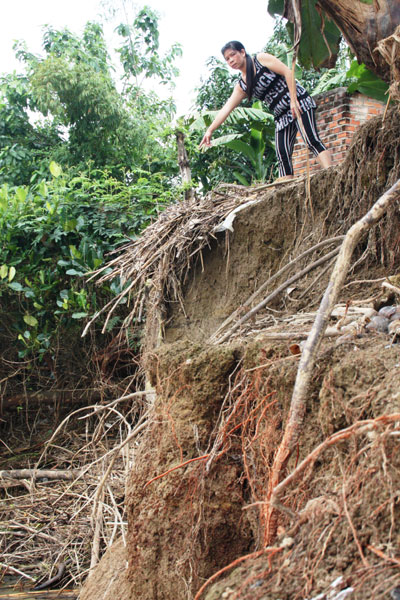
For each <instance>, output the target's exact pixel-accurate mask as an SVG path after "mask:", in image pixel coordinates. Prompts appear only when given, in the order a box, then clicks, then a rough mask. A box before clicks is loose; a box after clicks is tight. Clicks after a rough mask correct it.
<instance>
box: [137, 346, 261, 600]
mask: <svg viewBox="0 0 400 600" xmlns="http://www.w3.org/2000/svg"><path fill="white" fill-rule="evenodd" d="M148 364H149V371H150V373H151V378H152V381H153V383H154V384H155V386H156V390H157V399H156V402H155V406H154V415H153V417H152V419H151V426H150V428H149V430H148V431H147V433H146V435H145V438H144V443H143V444H142V445H141V446H140V447H139V448H138V451H137V454H136V459H135V465H134V467H133V470H132V473H131V476H130V479H129V483H128V522H129V527H128V556H129V580H130V584H131V592H130V593H131V596H130V597H132V598H140V599H141V600H150V599H151V600H155V599H156V598H157V599H161V598H162V599H165V600H166V599H167V598H171V599H172V598H174V599H175V598H176V599H177V598H184V597H190V595H191V593H193V592H195V590H196V589H197V588H198V587H199V585H200V582H201V581H202V580H203V579H204V578H207V577H208V576H209V575H211V574H212V573H213V572H214V571H215V570H217V569H218V568H220V566H221V565H222V564H224V563H225V561H226V560H231V559H233V558H234V557H235V556H237V554H238V553H239V554H241V553H243V552H247V550H248V548H249V546H250V544H251V542H252V536H251V533H250V531H249V529H248V527H247V526H246V524H245V519H244V517H243V513H242V505H243V494H244V488H243V482H241V480H240V474H241V461H240V457H238V456H235V455H234V452H233V451H232V453H226V454H225V455H224V456H221V457H220V458H219V460H218V466H217V467H214V465H211V467H210V468H207V466H206V459H207V455H208V454H209V450H208V444H209V439H210V435H211V432H212V430H213V427H214V424H215V421H216V420H217V418H218V414H219V411H220V409H221V405H222V402H223V398H224V396H225V394H226V392H227V389H228V387H229V378H230V376H231V374H233V373H234V372H235V369H236V368H237V356H236V353H235V350H234V349H232V348H224V349H216V348H209V349H204V350H202V349H201V348H199V347H193V346H192V347H190V346H189V345H188V344H183V345H181V346H179V345H175V346H174V347H170V348H169V347H165V348H162V349H161V350H160V351H159V353H158V354H157V356H156V355H153V356H151V357H149V363H148ZM202 456H205V457H206V458H204V459H201V460H196V459H198V458H199V457H202ZM192 459H195V460H192ZM191 460H192V462H190V461H191ZM185 463H186V464H185ZM182 464H183V466H182V467H179V465H182ZM177 467H178V468H177ZM167 471H170V472H168V473H167V474H166V475H164V476H162V477H159V476H160V475H162V474H163V473H166V472H167ZM157 477H159V478H158V479H155V480H154V481H151V480H152V479H154V478H157Z"/></svg>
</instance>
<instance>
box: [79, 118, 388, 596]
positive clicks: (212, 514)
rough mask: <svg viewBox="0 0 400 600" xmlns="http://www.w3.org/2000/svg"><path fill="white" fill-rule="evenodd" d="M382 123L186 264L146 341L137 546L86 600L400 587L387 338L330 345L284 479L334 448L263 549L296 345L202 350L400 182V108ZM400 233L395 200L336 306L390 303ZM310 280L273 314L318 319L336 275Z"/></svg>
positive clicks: (245, 215) (364, 592)
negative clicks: (294, 262)
mask: <svg viewBox="0 0 400 600" xmlns="http://www.w3.org/2000/svg"><path fill="white" fill-rule="evenodd" d="M396 114H397V113H396ZM389 123H390V124H389V125H388V127H387V128H386V129H382V124H381V123H379V122H378V121H376V122H372V123H369V124H368V125H367V126H366V127H365V128H364V132H363V133H360V134H359V136H358V137H357V138H356V140H355V143H354V146H353V148H352V149H351V150H350V152H349V156H348V158H347V161H346V162H345V164H344V165H343V167H341V168H340V169H331V170H330V171H328V172H326V173H323V174H321V175H317V176H315V177H314V178H313V179H312V181H311V198H307V195H306V193H305V185H304V182H300V183H297V184H294V185H290V186H288V187H286V186H285V187H283V188H280V189H277V190H272V191H271V190H265V191H264V192H262V193H263V194H265V195H264V196H263V198H262V201H261V202H259V203H257V204H254V205H253V206H251V207H249V209H247V210H245V211H242V212H241V213H239V214H238V216H237V218H236V220H235V221H234V230H235V232H234V234H233V236H232V235H230V237H229V246H228V245H227V238H226V236H225V234H223V236H225V237H222V238H221V239H219V238H218V239H214V240H212V239H211V241H210V249H209V250H207V251H204V252H203V255H202V260H198V262H197V264H196V265H194V266H193V268H192V269H191V270H190V271H189V275H188V278H187V281H186V283H185V285H184V287H183V294H182V302H180V303H178V302H172V301H170V302H167V306H166V309H167V312H166V314H165V316H166V318H165V320H164V322H163V324H162V325H163V328H164V331H165V337H164V342H163V343H162V344H161V345H160V346H159V347H156V345H155V338H154V336H153V335H152V332H154V331H159V325H160V324H159V323H158V322H157V317H156V316H155V315H150V316H149V326H148V332H149V339H148V343H147V348H148V352H147V355H146V359H145V360H146V370H147V374H148V377H149V379H150V381H151V383H152V385H153V386H154V388H155V389H156V392H157V396H156V400H155V403H154V407H153V414H152V418H151V421H150V425H149V427H148V429H147V430H146V432H145V434H144V435H143V438H142V441H141V442H140V444H139V446H138V448H137V451H136V457H135V466H134V468H133V470H132V472H131V475H130V478H129V481H128V484H127V505H128V513H129V517H128V538H127V546H126V549H124V548H123V546H122V544H121V543H119V544H118V546H116V547H115V548H113V547H112V548H111V549H110V550H109V551H108V552H107V554H106V557H105V558H104V559H103V560H102V561H101V562H100V564H99V566H98V567H97V569H96V570H95V571H94V573H93V574H92V576H91V577H90V579H89V580H88V581H87V583H86V584H85V586H84V588H83V590H82V592H81V595H80V598H81V600H99V599H100V598H102V599H103V600H111V599H112V600H119V599H121V600H122V598H124V599H128V600H139V599H140V600H187V599H193V598H196V600H203V599H206V598H207V599H208V600H217V599H220V598H221V599H222V598H229V599H231V600H233V599H234V598H238V599H239V598H240V599H244V598H248V599H259V598H260V599H265V600H267V599H268V600H269V599H271V600H278V598H280V599H282V600H283V599H285V600H289V599H290V600H292V599H294V598H299V599H305V598H310V599H311V598H317V597H318V598H319V599H321V600H322V599H325V598H331V599H334V598H337V600H339V598H345V597H347V596H348V597H349V598H356V599H357V600H361V598H363V599H371V600H372V599H375V598H385V597H386V598H387V597H388V594H389V592H390V591H391V590H393V588H395V587H396V585H400V569H399V567H400V538H399V529H398V525H397V523H398V518H399V506H400V502H399V501H400V496H399V489H400V470H399V467H400V453H399V449H400V448H399V444H400V435H399V422H400V350H399V344H397V343H392V342H394V341H395V340H394V339H393V336H392V337H389V336H388V335H387V334H379V333H375V332H370V333H368V334H366V333H365V332H364V333H363V335H362V336H361V335H360V336H357V335H353V336H350V337H348V338H347V339H345V340H341V343H339V344H337V343H336V338H329V337H327V338H326V339H325V341H324V343H323V347H322V349H321V351H320V355H319V360H318V362H317V364H316V368H315V373H314V378H313V382H312V386H311V389H310V393H309V396H308V399H307V412H306V417H305V422H304V426H303V433H302V437H301V440H300V443H299V445H298V449H297V452H296V453H295V455H293V456H292V457H291V459H290V461H289V464H288V465H287V472H288V473H289V472H291V471H293V470H294V469H295V467H296V465H298V464H301V461H302V460H303V459H305V458H307V456H308V455H309V453H310V452H311V451H312V450H313V449H315V448H317V447H318V445H319V444H324V446H322V448H321V450H320V451H319V452H318V453H317V454H316V455H315V456H314V458H313V459H312V460H311V459H310V461H309V463H308V464H307V465H306V467H305V468H304V470H303V471H302V472H301V473H300V474H299V476H298V477H297V478H296V479H295V480H294V481H293V482H292V483H291V484H290V485H288V486H287V489H286V490H285V494H284V496H283V504H284V506H285V508H286V510H284V511H281V512H280V515H279V527H278V535H277V537H276V539H275V540H274V541H273V544H272V545H271V546H269V547H268V548H267V549H263V539H264V520H263V519H264V516H263V515H264V506H265V505H264V502H265V498H266V490H267V486H268V478H269V474H270V469H271V465H272V460H273V457H274V454H275V452H276V448H277V446H278V444H279V441H280V439H281V435H282V430H283V428H284V426H285V422H286V418H287V414H288V410H289V404H290V398H291V392H292V389H293V383H294V379H295V376H296V371H297V362H298V358H297V356H296V355H293V354H291V353H290V349H289V346H290V344H291V342H292V341H293V340H292V339H291V338H290V335H289V336H288V338H287V339H286V340H285V341H273V340H271V338H270V337H268V336H267V335H266V333H265V328H264V329H263V326H262V322H261V325H260V324H259V327H258V329H257V331H256V333H253V334H252V333H251V332H250V333H249V331H248V330H246V331H243V332H241V335H237V336H236V338H232V339H230V341H229V342H228V343H226V344H222V345H215V344H210V343H208V341H207V340H208V339H209V336H210V334H212V333H213V332H214V331H215V329H216V327H218V326H219V325H220V324H221V322H222V321H223V320H224V319H225V318H226V317H227V316H228V315H229V314H230V313H231V312H232V311H233V310H236V309H237V308H238V307H240V305H241V304H242V303H243V302H245V300H246V299H247V298H248V297H249V296H250V294H251V293H252V292H253V291H254V289H255V288H257V287H258V286H259V285H260V284H261V283H262V282H263V281H265V279H267V278H268V276H269V275H270V274H271V273H274V272H275V271H276V270H277V269H278V268H279V267H281V266H282V264H284V263H285V262H287V261H288V260H290V259H292V258H294V257H296V256H297V255H298V254H299V253H300V252H301V251H303V250H304V249H305V248H307V247H310V246H312V245H313V244H315V243H316V242H317V241H320V240H321V239H323V238H324V237H330V236H332V235H337V234H340V233H343V232H345V231H346V230H347V229H348V227H349V226H350V225H351V224H352V223H353V222H354V220H356V219H357V218H358V216H361V215H362V214H364V213H365V212H366V210H367V209H368V208H369V207H370V206H371V204H372V203H373V202H374V201H375V200H376V199H377V198H378V197H379V196H380V195H381V193H382V192H383V191H384V190H385V189H387V188H388V187H390V185H391V184H392V183H393V181H394V180H396V179H397V178H398V177H399V171H400V164H399V141H398V140H399V139H400V136H399V134H400V125H399V120H398V119H397V121H396V120H395V119H394V118H393V115H392V117H391V120H390V122H389ZM260 193H261V192H260ZM399 222H400V210H399V203H397V205H396V206H395V207H394V208H393V209H392V210H391V211H390V214H389V215H388V217H386V218H385V219H384V220H383V221H382V222H381V223H380V224H379V226H378V227H377V228H375V230H374V231H373V233H371V234H370V235H369V237H368V239H366V240H364V241H363V243H362V244H361V245H360V247H359V248H357V252H356V255H355V257H354V260H355V264H354V268H353V270H352V272H351V273H350V277H349V279H348V283H349V287H347V288H344V289H343V293H342V297H341V300H342V301H343V303H344V304H346V302H347V303H348V301H349V300H351V301H352V302H353V303H357V302H358V303H360V302H362V301H364V300H368V299H369V298H374V297H375V296H378V297H379V298H378V302H380V303H381V304H382V303H383V304H384V303H389V302H393V301H396V298H392V299H389V298H383V297H382V295H381V294H380V282H376V281H372V280H375V279H377V278H379V277H384V276H387V275H395V274H397V273H398V272H399V271H400V257H399V252H398V249H399ZM318 256H319V255H318V254H317V255H316V256H314V257H313V258H317V257H318ZM300 266H304V265H300ZM299 268H300V267H299ZM317 273H318V274H319V278H316V273H314V274H312V275H307V276H306V277H305V278H303V279H302V280H301V281H300V282H299V284H298V285H297V286H296V289H294V290H291V291H290V293H289V294H288V293H283V294H281V295H279V296H277V298H276V300H275V301H274V303H273V304H272V305H271V306H269V307H268V311H267V312H266V313H265V315H264V317H265V318H266V319H267V321H268V319H269V320H271V319H272V320H273V319H275V320H276V322H278V321H279V320H280V319H281V320H282V321H283V320H284V319H285V318H286V317H287V316H288V315H292V316H293V315H295V314H299V313H302V314H304V313H307V312H308V313H309V312H312V311H313V310H314V309H315V307H316V306H317V305H318V302H319V298H320V295H321V290H322V289H323V288H324V286H325V285H326V280H327V277H328V276H329V274H328V272H325V273H322V274H321V271H318V272H317ZM354 280H358V281H359V283H357V284H354V285H353V281H354ZM365 281H367V283H365ZM279 283H280V281H278V282H276V284H274V285H278V284H279ZM166 300H167V298H166ZM170 300H171V298H170ZM373 302H374V300H371V301H370V304H373ZM367 304H368V302H367ZM271 315H272V316H271ZM269 322H270V321H268V323H269ZM155 323H156V324H155ZM290 326H291V325H290V324H289V330H290ZM292 326H293V328H294V329H295V327H294V325H292ZM294 329H293V330H294ZM287 330H288V327H286V328H285V331H286V332H287ZM293 336H294V339H295V335H294V334H293ZM365 420H368V421H369V423H367V424H365V423H364V424H362V423H361V422H362V421H365ZM348 428H352V429H351V430H350V431H347V430H348ZM338 432H344V433H338ZM335 434H337V436H338V437H337V438H333V439H331V437H332V436H335ZM247 554H250V555H251V557H250V558H248V559H247V560H242V557H244V556H246V555H247ZM125 561H126V562H125ZM235 561H238V562H237V563H236V564H235ZM232 563H233V564H232ZM229 565H231V566H230V567H229V569H226V571H225V572H223V573H221V575H220V576H219V577H218V578H215V580H213V581H210V582H209V585H207V587H206V588H205V589H204V590H203V591H201V592H199V590H201V588H202V585H203V584H204V583H205V581H206V580H207V579H208V578H209V577H212V576H213V575H214V574H215V573H217V572H218V570H220V569H224V568H225V567H228V566H229ZM338 578H341V579H340V580H339V579H338ZM334 583H335V587H332V585H333V584H334ZM319 594H321V595H319ZM340 594H342V595H340Z"/></svg>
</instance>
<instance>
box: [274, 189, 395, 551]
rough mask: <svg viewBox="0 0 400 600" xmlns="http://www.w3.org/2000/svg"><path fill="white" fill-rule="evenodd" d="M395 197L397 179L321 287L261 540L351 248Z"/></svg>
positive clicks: (349, 237)
mask: <svg viewBox="0 0 400 600" xmlns="http://www.w3.org/2000/svg"><path fill="white" fill-rule="evenodd" d="M399 197H400V180H398V181H397V182H396V183H395V184H394V185H393V186H392V187H391V188H390V189H389V190H388V191H387V192H385V194H383V196H381V197H380V198H379V200H377V202H375V204H374V205H373V206H372V208H371V209H370V210H369V211H368V212H367V213H366V214H365V215H364V216H363V217H362V218H361V219H360V220H359V221H357V222H356V223H355V224H354V225H353V226H352V227H350V229H349V231H348V232H347V234H346V236H345V239H344V241H343V244H342V246H341V248H340V253H339V256H338V258H337V261H336V264H335V267H334V269H333V272H332V275H331V278H330V281H329V284H328V286H327V288H326V290H325V293H324V296H323V298H322V301H321V304H320V307H319V309H318V312H317V316H316V318H315V321H314V324H313V327H312V329H311V331H310V335H309V336H308V338H307V341H306V343H305V345H304V348H303V351H302V354H301V359H300V363H299V367H298V370H297V377H296V382H295V385H294V389H293V394H292V399H291V404H290V411H289V416H288V420H287V423H286V427H285V432H284V434H283V438H282V441H281V443H280V446H279V448H278V451H277V453H276V455H275V459H274V463H273V465H272V469H271V476H270V479H269V483H268V490H267V502H268V503H267V505H266V510H265V513H264V518H265V543H269V540H271V539H273V538H274V537H275V535H276V530H277V526H278V515H277V511H276V509H275V508H274V507H273V505H272V504H271V503H270V502H269V500H270V498H271V497H272V495H273V493H274V489H275V488H276V487H277V485H278V484H279V482H280V480H281V479H282V474H283V473H284V470H285V467H286V465H287V461H288V460H289V457H290V455H291V453H292V451H293V449H294V448H295V447H296V445H297V442H298V440H299V437H300V434H301V432H302V428H303V421H304V415H305V411H306V399H307V394H308V390H309V385H310V381H311V377H312V375H313V372H314V365H315V360H316V356H317V353H318V350H319V347H320V343H321V340H322V336H323V333H324V331H325V329H326V327H327V324H328V320H329V318H330V315H331V312H332V310H333V307H334V306H335V303H336V301H337V298H338V296H339V293H340V290H341V289H342V286H343V283H344V281H345V278H346V275H347V272H348V269H349V267H350V261H351V257H352V255H353V251H354V248H355V247H356V245H357V244H358V242H359V241H360V239H361V237H362V236H363V234H364V233H365V232H367V231H368V230H369V229H371V227H372V226H373V225H375V223H377V222H378V221H379V219H381V217H382V216H383V215H384V214H385V213H386V211H387V210H388V208H389V207H390V206H391V205H392V204H393V203H394V202H395V200H397V199H398V198H399Z"/></svg>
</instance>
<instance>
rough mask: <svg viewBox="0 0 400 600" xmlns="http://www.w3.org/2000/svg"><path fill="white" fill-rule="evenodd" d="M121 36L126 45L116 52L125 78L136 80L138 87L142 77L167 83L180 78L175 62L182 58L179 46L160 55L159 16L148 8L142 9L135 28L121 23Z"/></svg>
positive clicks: (175, 45)
mask: <svg viewBox="0 0 400 600" xmlns="http://www.w3.org/2000/svg"><path fill="white" fill-rule="evenodd" d="M117 32H118V34H119V35H120V36H121V37H122V38H123V40H124V43H123V45H122V46H121V47H120V48H117V52H118V53H119V54H120V59H121V64H122V66H123V69H124V72H125V78H126V79H127V80H129V79H130V78H131V77H133V78H134V83H135V87H138V86H140V84H141V82H140V78H150V77H156V78H157V79H159V81H160V83H162V84H164V85H165V84H167V83H171V82H172V81H173V78H174V77H176V76H177V75H178V70H177V68H176V67H175V66H174V62H175V59H176V58H177V57H179V56H181V55H182V48H181V46H180V44H174V45H173V46H172V47H171V48H170V49H169V50H168V52H166V53H165V55H164V56H160V53H159V47H160V42H159V32H158V15H157V13H156V12H155V11H153V10H152V9H151V8H149V7H148V6H146V7H145V8H143V9H142V10H140V11H139V12H138V14H137V16H136V18H135V20H134V22H133V25H128V24H127V23H121V24H120V25H119V26H118V27H117Z"/></svg>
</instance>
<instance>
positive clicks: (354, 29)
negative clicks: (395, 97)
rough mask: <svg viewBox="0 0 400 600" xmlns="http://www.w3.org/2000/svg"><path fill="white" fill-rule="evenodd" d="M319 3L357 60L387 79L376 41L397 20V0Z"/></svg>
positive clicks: (389, 32) (391, 29) (387, 71)
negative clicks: (369, 2)
mask: <svg viewBox="0 0 400 600" xmlns="http://www.w3.org/2000/svg"><path fill="white" fill-rule="evenodd" d="M317 5H319V6H320V7H321V8H322V9H323V10H324V11H325V12H326V14H327V15H328V17H329V18H331V19H332V21H334V22H335V24H336V25H337V27H338V28H339V29H340V31H341V32H342V33H343V36H344V37H345V38H346V41H347V43H348V44H349V46H350V48H351V49H352V51H353V52H354V54H355V55H356V57H357V59H358V60H359V61H360V62H363V63H364V64H365V65H366V66H367V67H368V69H370V70H371V71H372V72H373V73H375V74H376V75H377V76H378V77H380V78H381V79H384V80H385V81H387V82H390V68H389V65H388V64H387V62H386V61H385V60H384V58H383V57H382V55H381V54H380V53H379V52H374V49H375V48H376V47H377V45H378V42H379V41H380V40H382V39H385V38H387V37H389V36H390V35H392V34H393V33H394V31H395V29H396V27H397V26H398V25H399V24H400V2H399V0H373V2H372V4H366V3H365V2H362V1H361V0H318V2H317Z"/></svg>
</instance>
